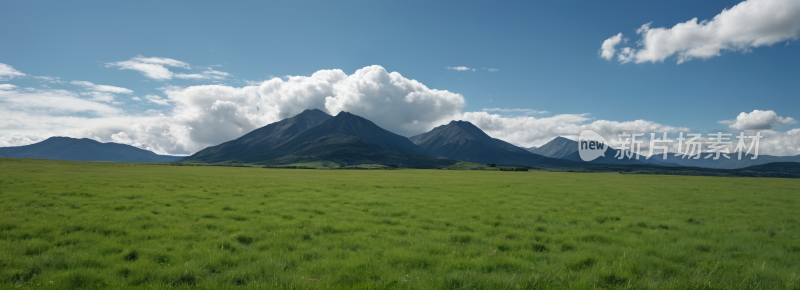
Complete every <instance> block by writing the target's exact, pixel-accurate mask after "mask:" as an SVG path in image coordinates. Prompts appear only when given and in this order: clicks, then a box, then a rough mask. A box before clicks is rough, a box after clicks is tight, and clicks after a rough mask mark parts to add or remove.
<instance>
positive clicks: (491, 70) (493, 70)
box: [484, 68, 498, 72]
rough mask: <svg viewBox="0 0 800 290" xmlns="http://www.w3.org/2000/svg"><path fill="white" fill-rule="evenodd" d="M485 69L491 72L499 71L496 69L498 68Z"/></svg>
mask: <svg viewBox="0 0 800 290" xmlns="http://www.w3.org/2000/svg"><path fill="white" fill-rule="evenodd" d="M484 69H486V70H488V71H489V72H496V71H498V69H496V68H484Z"/></svg>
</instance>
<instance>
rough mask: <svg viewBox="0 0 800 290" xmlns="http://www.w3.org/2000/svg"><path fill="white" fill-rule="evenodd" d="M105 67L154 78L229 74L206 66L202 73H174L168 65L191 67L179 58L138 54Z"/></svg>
mask: <svg viewBox="0 0 800 290" xmlns="http://www.w3.org/2000/svg"><path fill="white" fill-rule="evenodd" d="M106 67H118V68H119V69H127V70H135V71H138V72H140V73H142V74H143V75H144V76H146V77H148V78H151V79H155V80H170V79H172V78H179V79H216V80H223V79H225V78H227V77H228V76H230V74H229V73H226V72H222V71H218V70H215V69H214V68H212V67H208V68H206V69H205V71H203V72H202V73H175V72H172V71H170V70H169V68H168V67H174V68H181V69H191V68H192V67H191V66H190V65H189V64H188V63H186V62H182V61H179V60H175V59H171V58H164V57H144V56H141V55H138V56H136V57H133V58H131V59H130V60H125V61H118V62H111V63H106Z"/></svg>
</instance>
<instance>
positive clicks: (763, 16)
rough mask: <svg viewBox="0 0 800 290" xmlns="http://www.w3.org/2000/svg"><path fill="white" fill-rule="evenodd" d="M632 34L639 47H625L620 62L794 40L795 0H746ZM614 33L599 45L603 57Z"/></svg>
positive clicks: (798, 12) (798, 13)
mask: <svg viewBox="0 0 800 290" xmlns="http://www.w3.org/2000/svg"><path fill="white" fill-rule="evenodd" d="M636 33H637V34H640V35H641V36H642V39H641V40H640V41H639V44H640V46H641V47H642V48H640V49H635V48H628V50H627V52H626V54H625V55H624V56H620V57H619V58H618V60H619V61H621V62H623V63H625V62H628V61H634V62H636V63H644V62H661V61H664V60H665V59H666V58H668V57H670V56H673V55H676V56H677V62H678V63H679V64H680V63H683V62H685V61H688V60H691V59H694V58H701V59H708V58H711V57H715V56H719V55H720V54H721V53H722V51H725V50H729V51H742V52H749V51H750V50H751V49H753V48H757V47H761V46H769V45H773V44H775V43H778V42H783V41H788V40H797V38H798V34H800V1H797V0H747V1H744V2H741V3H739V4H737V5H736V6H733V7H732V8H731V9H726V10H723V11H722V12H721V13H720V14H718V15H716V16H714V19H712V20H703V21H700V22H698V21H697V18H693V19H691V20H689V21H686V22H683V23H678V24H676V25H675V26H673V27H672V28H663V27H660V28H651V27H650V23H647V24H644V25H642V26H641V27H640V28H639V29H638V30H637V31H636ZM619 38H621V34H617V35H615V36H613V37H611V38H609V39H607V40H606V41H605V42H603V45H602V47H601V49H600V50H601V56H602V57H603V58H606V59H611V57H613V55H614V49H613V47H614V45H616V43H618V42H619V41H618V40H617V39H619ZM607 44H608V45H607ZM612 44H613V45H612ZM607 46H609V47H610V48H608V49H607ZM623 52H625V50H624V49H623Z"/></svg>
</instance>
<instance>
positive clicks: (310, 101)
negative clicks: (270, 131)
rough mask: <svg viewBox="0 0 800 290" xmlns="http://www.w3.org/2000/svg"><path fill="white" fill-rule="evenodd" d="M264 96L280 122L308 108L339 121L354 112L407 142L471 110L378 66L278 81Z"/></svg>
mask: <svg viewBox="0 0 800 290" xmlns="http://www.w3.org/2000/svg"><path fill="white" fill-rule="evenodd" d="M258 92H259V93H260V94H261V96H262V97H263V98H264V101H265V102H266V103H265V106H262V108H268V109H269V110H270V111H275V112H277V117H279V118H285V117H289V116H293V115H295V114H297V113H300V112H302V111H303V110H304V109H307V108H324V109H325V110H326V111H328V112H329V113H330V114H333V115H335V114H338V113H339V112H341V111H348V112H351V113H353V114H356V115H360V116H362V117H365V118H367V119H370V120H372V121H373V122H375V123H376V124H378V125H379V126H381V127H383V128H384V129H387V130H390V131H393V132H395V133H398V134H401V135H406V136H409V135H411V134H415V133H419V132H422V131H423V130H426V129H429V127H431V126H433V125H434V124H439V123H441V122H443V120H445V119H448V118H450V117H451V116H454V115H457V114H458V113H460V111H461V109H462V108H463V107H464V104H465V101H464V97H463V96H461V95H460V94H455V93H451V92H449V91H446V90H436V89H430V88H428V87H426V86H425V85H423V84H421V83H420V82H418V81H416V80H411V79H407V78H405V77H403V76H402V75H400V74H399V73H397V72H391V73H389V72H387V71H386V69H384V68H383V67H381V66H377V65H374V66H369V67H365V68H362V69H359V70H357V71H356V72H355V73H353V74H352V75H349V76H348V75H347V74H345V73H344V72H343V71H341V70H322V71H318V72H316V73H314V74H313V75H311V76H310V77H305V76H292V77H289V78H287V80H286V81H284V80H282V79H279V78H274V79H272V80H269V81H266V82H264V83H263V84H261V86H260V87H259V89H258ZM448 120H449V119H448Z"/></svg>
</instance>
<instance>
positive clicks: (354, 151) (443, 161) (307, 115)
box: [0, 109, 800, 171]
mask: <svg viewBox="0 0 800 290" xmlns="http://www.w3.org/2000/svg"><path fill="white" fill-rule="evenodd" d="M618 153H619V150H617V149H612V148H610V147H608V148H607V149H606V153H605V156H603V157H600V158H597V159H595V160H593V161H591V162H584V161H582V160H581V158H580V154H579V152H578V142H576V141H573V140H570V139H567V138H564V137H557V138H555V139H553V140H551V141H550V142H548V143H547V144H544V145H543V146H541V147H538V148H536V147H530V148H523V147H519V146H516V145H513V144H511V143H508V142H505V141H503V140H500V139H496V138H492V137H491V136H489V135H487V134H486V133H485V132H483V131H482V130H481V129H479V128H478V127H476V126H475V125H473V124H472V123H470V122H466V121H452V122H450V123H449V124H446V125H442V126H438V127H436V128H434V129H432V130H431V131H429V132H426V133H422V134H419V135H416V136H413V137H410V138H406V137H403V136H400V135H397V134H395V133H392V132H390V131H387V130H385V129H383V128H381V127H380V126H378V125H376V124H375V123H373V122H372V121H370V120H367V119H365V118H362V117H360V116H357V115H353V114H351V113H348V112H340V113H339V114H338V115H336V116H335V117H334V116H331V115H328V114H327V113H325V112H323V111H321V110H318V109H313V110H305V111H303V112H302V113H300V114H298V115H296V116H294V117H291V118H287V119H284V120H281V121H278V122H275V123H272V124H269V125H266V126H264V127H261V128H258V129H256V130H253V131H251V132H249V133H247V134H245V135H244V136H242V137H240V138H237V139H235V140H231V141H228V142H225V143H222V144H219V145H216V146H210V147H208V148H205V149H203V150H200V151H199V152H197V153H195V154H193V155H191V156H189V157H185V158H184V157H179V156H165V155H157V154H155V153H153V152H151V151H147V150H144V149H140V148H136V147H134V146H130V145H124V144H117V143H100V142H97V141H95V140H91V139H74V138H67V137H52V138H49V139H47V140H45V141H42V142H39V143H36V144H32V145H26V146H19V147H5V148H0V157H14V158H42V159H60V160H74V161H117V162H176V161H180V162H190V163H206V164H258V165H288V164H303V163H314V162H325V163H327V164H333V165H334V166H349V165H360V164H383V165H389V166H400V167H413V168H440V167H446V166H449V165H452V164H455V163H456V162H459V161H469V162H474V163H484V164H498V165H522V166H544V167H551V168H560V169H576V170H588V171H617V169H619V168H618V166H633V167H630V168H633V169H635V168H652V166H670V167H673V168H677V167H681V168H683V167H701V168H711V169H739V168H745V167H748V166H756V165H763V164H767V163H773V162H796V163H797V162H800V155H798V156H769V155H760V156H758V159H755V160H752V159H750V157H751V155H748V156H743V158H742V160H738V158H737V156H736V155H733V154H731V155H729V156H730V157H731V159H725V158H722V159H719V160H712V159H706V158H704V157H705V156H701V157H700V158H699V159H694V158H681V156H675V154H673V153H670V154H668V155H667V159H666V160H664V159H662V158H663V155H662V154H657V155H653V156H651V158H646V157H643V156H637V155H636V154H633V155H632V156H631V157H630V158H629V157H627V156H626V157H625V158H623V159H618V158H615V156H616V155H617V154H618ZM625 153H627V152H625ZM704 155H705V154H704ZM637 157H638V158H637ZM612 167H613V168H612ZM762 167H763V166H762ZM762 167H758V168H762ZM763 168H772V167H763ZM763 168H762V169H763Z"/></svg>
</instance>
